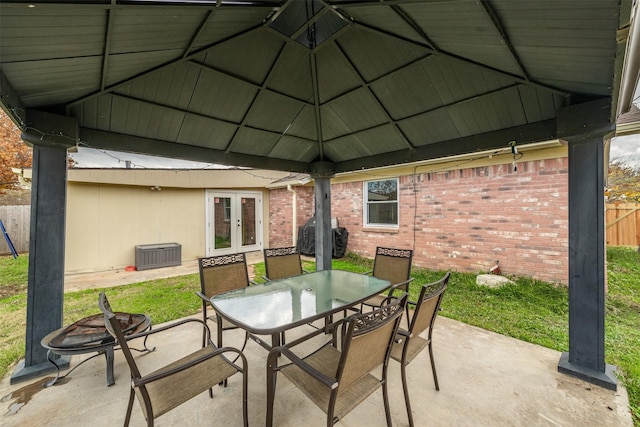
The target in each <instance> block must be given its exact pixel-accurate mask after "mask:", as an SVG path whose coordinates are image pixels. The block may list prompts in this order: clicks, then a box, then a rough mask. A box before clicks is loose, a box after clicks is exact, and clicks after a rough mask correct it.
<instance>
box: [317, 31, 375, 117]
mask: <svg viewBox="0 0 640 427" xmlns="http://www.w3.org/2000/svg"><path fill="white" fill-rule="evenodd" d="M315 58H316V64H317V70H318V92H319V101H320V103H321V104H324V103H325V102H328V101H329V100H331V99H333V98H336V97H338V96H340V95H342V94H344V93H346V92H349V91H351V90H353V89H356V88H358V87H360V86H362V84H363V83H362V78H361V77H360V76H359V75H358V73H357V72H356V70H355V69H354V68H353V66H352V65H351V64H350V63H349V61H348V59H347V58H346V57H345V56H344V54H342V52H341V51H340V49H339V48H338V46H336V44H335V43H330V44H327V45H324V47H323V48H322V49H319V50H318V51H317V52H316V54H315Z"/></svg>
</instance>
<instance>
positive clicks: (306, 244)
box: [298, 216, 349, 258]
mask: <svg viewBox="0 0 640 427" xmlns="http://www.w3.org/2000/svg"><path fill="white" fill-rule="evenodd" d="M331 240H332V245H333V254H332V255H333V258H342V257H343V256H344V254H345V252H346V251H347V242H348V240H349V232H348V231H347V229H346V228H344V227H338V228H334V229H333V230H332V233H331ZM298 251H300V253H301V254H302V255H307V256H313V255H315V254H316V217H315V216H314V217H312V218H311V219H310V220H309V221H307V222H306V224H305V225H303V226H302V227H299V228H298Z"/></svg>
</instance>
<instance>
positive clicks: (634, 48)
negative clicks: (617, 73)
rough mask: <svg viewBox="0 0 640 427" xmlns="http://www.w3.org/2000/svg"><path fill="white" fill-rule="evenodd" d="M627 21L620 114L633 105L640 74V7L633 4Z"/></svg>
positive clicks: (619, 104)
mask: <svg viewBox="0 0 640 427" xmlns="http://www.w3.org/2000/svg"><path fill="white" fill-rule="evenodd" d="M633 3H634V4H633V6H632V10H631V17H630V19H629V21H630V23H629V31H630V34H629V38H628V40H629V44H628V45H627V47H626V55H625V58H626V59H625V64H623V71H622V79H621V80H622V81H621V82H620V98H619V99H618V111H617V113H616V118H617V116H619V115H620V114H623V113H626V112H628V111H629V109H630V107H631V104H632V103H633V96H634V95H635V92H636V90H637V89H638V87H637V85H638V73H639V72H640V22H638V21H639V20H640V6H639V5H638V4H636V2H635V1H634V2H633Z"/></svg>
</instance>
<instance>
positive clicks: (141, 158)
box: [71, 147, 223, 169]
mask: <svg viewBox="0 0 640 427" xmlns="http://www.w3.org/2000/svg"><path fill="white" fill-rule="evenodd" d="M71 158H72V159H73V160H74V161H75V162H76V165H75V167H77V168H126V167H127V161H129V162H131V163H130V166H131V167H132V168H136V169H220V168H222V167H223V166H220V165H214V164H211V163H201V162H191V161H187V160H178V159H169V158H166V157H156V156H145V155H142V154H132V153H121V152H118V151H108V150H96V149H93V148H85V147H78V152H77V153H71Z"/></svg>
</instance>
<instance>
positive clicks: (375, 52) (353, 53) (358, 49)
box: [336, 26, 426, 82]
mask: <svg viewBox="0 0 640 427" xmlns="http://www.w3.org/2000/svg"><path fill="white" fill-rule="evenodd" d="M336 43H337V44H338V47H339V49H340V50H341V51H342V52H343V54H344V55H345V56H346V58H347V60H348V61H349V62H350V63H351V64H353V67H354V68H355V70H356V71H357V73H358V75H360V76H362V79H363V80H364V81H366V82H369V81H371V80H373V79H376V78H378V77H380V76H382V75H384V74H387V73H390V72H392V71H394V70H396V69H398V68H399V67H403V66H406V65H407V64H409V63H411V62H412V61H414V60H416V59H418V58H420V57H422V56H424V55H425V54H426V51H425V48H424V47H423V46H418V45H415V44H413V43H409V42H406V41H404V40H401V39H398V38H396V37H392V36H389V35H386V34H384V33H381V32H379V31H373V30H369V29H367V28H365V27H358V26H355V27H353V28H352V29H351V31H349V32H346V33H345V34H344V36H342V37H340V38H339V39H338V40H337V41H336Z"/></svg>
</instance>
